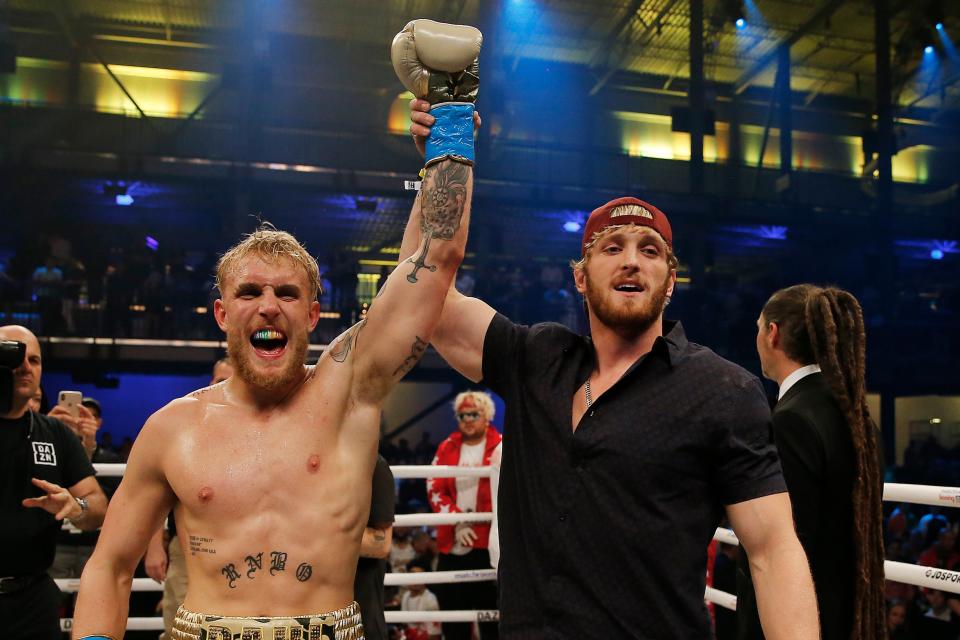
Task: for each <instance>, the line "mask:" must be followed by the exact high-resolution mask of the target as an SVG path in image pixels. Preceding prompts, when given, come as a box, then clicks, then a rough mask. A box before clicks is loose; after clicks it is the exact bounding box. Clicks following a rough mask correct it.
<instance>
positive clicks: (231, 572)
mask: <svg viewBox="0 0 960 640" xmlns="http://www.w3.org/2000/svg"><path fill="white" fill-rule="evenodd" d="M220 573H222V574H223V575H224V576H226V578H227V584H228V585H229V586H230V588H231V589H236V588H237V580H239V579H240V574H239V573H237V568H236V567H235V566H234V564H233V563H232V562H231V563H230V564H228V565H227V566H225V567H224V568H223V569H220Z"/></svg>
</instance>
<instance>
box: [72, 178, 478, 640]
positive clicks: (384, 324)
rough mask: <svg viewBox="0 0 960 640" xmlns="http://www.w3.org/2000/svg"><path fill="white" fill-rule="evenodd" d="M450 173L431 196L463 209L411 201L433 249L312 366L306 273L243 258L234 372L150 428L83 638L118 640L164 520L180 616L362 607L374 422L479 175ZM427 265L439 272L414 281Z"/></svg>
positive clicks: (226, 323) (440, 282) (122, 495)
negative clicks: (175, 545) (174, 534)
mask: <svg viewBox="0 0 960 640" xmlns="http://www.w3.org/2000/svg"><path fill="white" fill-rule="evenodd" d="M452 164H453V163H451V162H449V161H444V162H441V163H439V164H437V165H433V166H431V167H430V168H429V169H428V170H427V173H426V176H425V177H424V183H425V184H427V185H432V184H435V183H442V184H444V185H447V187H448V190H449V191H451V192H453V191H457V190H458V189H459V185H461V183H462V185H463V187H464V189H465V190H466V191H465V194H466V197H465V198H462V199H460V200H458V203H459V204H458V206H457V207H454V208H453V209H450V208H445V209H443V210H440V209H439V206H438V205H435V204H434V203H433V201H430V202H427V203H426V204H424V203H423V202H422V201H421V199H418V200H417V201H416V202H415V204H414V208H415V209H416V210H417V211H418V212H419V211H420V209H421V208H423V207H425V208H427V209H430V211H429V212H428V213H427V214H424V215H425V217H427V218H429V219H430V220H431V221H433V222H431V224H435V225H436V228H437V229H438V231H436V232H434V230H433V227H430V228H429V229H428V231H429V232H430V233H431V237H433V239H434V241H433V242H432V243H431V244H430V246H429V247H427V246H425V245H424V246H423V247H421V248H420V249H419V250H418V252H416V253H412V255H410V256H409V257H405V259H404V260H403V262H402V267H401V268H398V269H396V270H394V272H393V273H392V274H391V275H390V276H389V278H388V282H387V285H386V286H385V287H383V289H382V290H381V294H380V296H379V297H378V298H377V300H376V301H375V302H374V304H373V305H372V306H371V307H370V309H369V310H368V312H367V315H366V317H365V319H364V320H363V321H362V322H360V323H358V324H357V325H355V326H354V327H353V328H351V329H349V330H347V331H346V332H344V334H343V335H341V336H340V337H339V338H338V339H336V340H335V341H334V343H333V344H332V345H331V346H330V348H329V349H327V350H326V351H325V352H324V354H323V355H322V356H321V358H320V360H319V361H318V362H317V364H316V365H314V366H305V365H304V364H303V362H304V360H305V358H306V354H307V345H308V342H309V333H310V331H312V330H313V328H314V327H315V326H316V324H317V321H318V319H319V314H320V305H319V303H318V302H317V301H316V299H315V293H316V292H315V290H311V285H310V282H309V280H308V273H307V269H306V268H304V267H302V266H298V264H297V261H296V260H294V259H293V258H292V257H283V256H281V257H279V258H275V257H272V256H273V254H270V253H268V254H264V255H263V256H262V255H261V254H259V253H252V254H247V255H246V256H245V257H238V258H237V259H236V261H235V262H234V263H233V266H231V267H230V268H229V270H228V271H227V272H226V274H225V276H224V280H223V281H222V282H221V283H220V288H221V294H222V297H221V298H220V299H218V300H216V301H215V302H214V316H215V318H216V320H217V323H218V325H219V326H220V328H221V329H222V330H223V331H224V332H225V333H226V335H227V344H228V350H229V351H230V355H231V357H232V360H233V362H234V366H235V368H236V373H235V375H233V376H231V377H230V378H228V379H227V380H226V381H224V382H222V383H220V384H217V385H213V386H211V387H207V388H206V389H202V390H200V391H197V392H194V393H192V394H190V395H188V396H186V397H184V398H180V399H178V400H175V401H173V402H171V403H170V404H168V405H167V406H166V407H164V408H163V409H161V410H160V411H158V412H157V413H155V414H154V415H153V416H151V417H150V419H149V420H148V421H147V423H146V424H145V425H144V427H143V429H142V430H141V432H140V435H139V436H138V437H137V440H136V442H135V444H134V446H133V450H132V451H131V454H130V459H129V461H128V462H127V468H126V472H125V474H124V478H123V482H122V483H121V485H120V488H119V489H118V490H117V493H116V494H115V496H114V499H113V501H112V502H111V507H110V511H109V513H108V514H107V518H106V521H105V522H104V526H103V530H102V532H101V535H100V540H99V542H98V543H97V548H96V550H95V551H94V553H93V556H92V557H91V558H90V560H89V561H88V562H87V565H86V567H85V569H84V572H83V577H82V579H81V586H80V591H79V595H78V598H77V606H76V610H75V615H74V624H73V637H74V638H83V637H85V636H88V635H109V636H112V637H122V635H123V632H124V629H125V628H126V618H127V613H128V603H129V596H130V586H131V580H132V577H133V572H134V570H135V569H136V567H137V565H138V563H139V561H140V559H141V558H142V557H143V554H144V551H145V549H146V548H147V545H148V543H149V541H150V539H151V537H152V536H153V535H154V534H155V533H156V531H157V530H158V529H159V528H160V526H161V523H162V521H163V518H164V517H165V516H166V515H167V513H169V511H170V509H171V508H173V509H174V511H175V514H176V518H177V529H178V537H179V539H180V543H181V545H182V546H183V551H184V555H185V557H186V564H187V574H188V576H189V589H188V592H187V597H186V600H185V602H184V607H185V608H187V609H189V610H192V611H197V612H201V613H207V614H214V615H225V616H300V615H307V614H312V613H323V612H328V611H333V610H336V609H340V608H342V607H345V606H347V605H348V604H349V603H350V602H351V601H352V600H353V584H354V576H355V573H356V567H357V558H358V556H359V551H360V548H361V540H362V538H363V533H364V529H365V525H366V523H367V518H368V515H369V511H370V498H371V490H370V487H371V478H372V477H373V469H374V466H375V464H376V453H377V443H378V440H379V435H380V410H381V407H382V404H383V401H384V399H385V398H386V396H387V394H388V393H389V391H390V390H391V389H392V388H393V386H394V385H395V384H396V383H397V381H399V380H400V378H402V377H403V375H404V374H405V373H406V372H407V371H409V370H410V369H411V368H413V366H415V365H416V362H417V360H419V358H420V356H421V355H422V353H423V351H424V348H425V347H426V344H427V341H429V339H430V336H431V335H432V333H433V330H434V327H435V326H436V324H437V321H438V320H439V317H440V312H441V310H442V307H443V301H444V297H445V294H446V291H447V289H449V287H450V286H451V283H452V282H453V277H454V275H455V273H456V270H457V267H458V266H459V264H460V262H461V261H462V260H463V254H464V247H465V244H466V230H467V228H468V220H469V201H470V199H469V195H470V190H471V189H472V173H470V172H469V171H468V172H464V171H462V170H461V169H460V168H459V167H456V166H451V165H452ZM454 186H456V187H458V189H454ZM434 209H436V210H434ZM452 216H455V217H457V218H458V220H459V221H458V222H455V221H452V220H450V219H449V218H450V217H452ZM417 218H418V219H420V215H419V213H418V216H417ZM257 233H258V234H279V232H276V231H270V230H261V231H258V232H257ZM451 234H452V237H451ZM251 238H254V236H251ZM245 242H246V241H245ZM298 246H299V245H298ZM300 251H305V250H304V249H303V248H302V247H300V248H298V249H297V252H300ZM421 254H422V255H421ZM291 255H293V254H291ZM296 255H300V254H299V253H297V254H296ZM402 257H404V256H402ZM418 260H422V261H423V262H424V263H425V264H431V265H436V269H435V270H433V271H427V270H426V269H423V270H421V272H420V274H419V275H418V276H417V282H415V283H414V282H410V281H409V280H408V278H407V277H406V276H407V274H408V273H410V272H411V271H412V270H413V269H415V268H416V266H415V265H416V263H417V261H418ZM284 340H285V342H284ZM311 456H315V458H313V459H312V458H311ZM311 463H313V464H311ZM205 490H206V491H205ZM203 496H206V499H203Z"/></svg>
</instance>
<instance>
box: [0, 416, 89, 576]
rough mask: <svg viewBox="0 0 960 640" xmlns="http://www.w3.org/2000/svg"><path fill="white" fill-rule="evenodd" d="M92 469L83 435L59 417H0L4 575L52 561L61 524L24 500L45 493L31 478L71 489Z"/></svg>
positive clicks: (0, 572)
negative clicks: (75, 433)
mask: <svg viewBox="0 0 960 640" xmlns="http://www.w3.org/2000/svg"><path fill="white" fill-rule="evenodd" d="M94 473H95V472H94V470H93V465H92V464H90V460H89V459H88V458H87V452H86V451H84V450H83V445H82V444H81V443H80V439H79V438H77V436H76V435H74V433H73V432H72V431H70V429H68V428H67V427H66V425H64V424H63V423H62V422H60V421H59V420H57V419H55V418H48V417H47V416H44V415H40V414H38V413H32V412H29V411H28V412H27V413H25V414H24V415H23V416H22V417H20V418H17V419H16V420H6V419H2V418H0V549H3V550H4V551H3V552H2V553H0V576H22V575H29V574H34V573H40V572H41V571H46V570H47V569H48V568H49V567H50V565H51V564H53V556H54V553H55V551H56V542H57V533H58V532H59V531H60V527H61V523H60V522H57V520H56V519H54V517H53V515H52V514H50V513H47V512H46V511H44V510H43V509H40V508H27V507H24V506H23V505H22V504H21V502H22V501H23V499H24V498H34V497H38V496H41V495H44V492H43V491H41V490H40V489H39V488H37V487H36V486H34V485H33V483H31V482H30V478H40V479H41V480H46V481H48V482H53V483H54V484H58V485H60V486H61V487H64V488H66V489H69V488H70V487H72V486H73V485H75V484H76V483H78V482H80V481H81V480H83V479H84V478H87V477H89V476H92V475H94Z"/></svg>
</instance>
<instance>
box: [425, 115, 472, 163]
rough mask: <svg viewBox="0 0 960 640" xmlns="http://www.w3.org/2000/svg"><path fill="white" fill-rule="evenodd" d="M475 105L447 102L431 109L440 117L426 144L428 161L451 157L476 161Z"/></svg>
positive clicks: (434, 124) (436, 116)
mask: <svg viewBox="0 0 960 640" xmlns="http://www.w3.org/2000/svg"><path fill="white" fill-rule="evenodd" d="M473 109H474V107H473V104H472V103H469V102H444V103H441V104H437V105H434V106H433V107H431V108H430V115H432V116H433V117H434V118H436V121H435V122H434V123H433V127H432V128H431V129H430V137H428V138H427V144H426V164H427V165H430V164H431V163H433V162H437V161H439V160H442V159H444V158H447V157H452V158H454V159H460V160H461V161H462V160H466V161H469V163H470V164H473Z"/></svg>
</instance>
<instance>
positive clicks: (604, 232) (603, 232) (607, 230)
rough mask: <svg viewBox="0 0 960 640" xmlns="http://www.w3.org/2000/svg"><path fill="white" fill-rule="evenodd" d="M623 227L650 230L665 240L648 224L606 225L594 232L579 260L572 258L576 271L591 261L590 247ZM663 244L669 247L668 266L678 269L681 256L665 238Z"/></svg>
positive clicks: (571, 262)
mask: <svg viewBox="0 0 960 640" xmlns="http://www.w3.org/2000/svg"><path fill="white" fill-rule="evenodd" d="M622 229H627V230H644V231H649V232H650V233H652V234H654V235H655V236H657V237H658V238H660V239H661V240H663V236H661V235H660V233H659V232H658V231H657V230H656V229H653V228H651V227H648V226H646V225H642V224H634V223H632V222H631V223H629V224H614V225H610V226H609V227H604V228H603V229H600V231H597V232H596V233H595V234H593V237H591V238H590V242H588V243H587V245H586V250H585V251H584V253H583V257H582V258H580V259H579V260H571V261H570V267H571V268H572V269H573V270H574V271H576V270H577V269H583V268H584V267H585V266H587V262H589V260H590V249H592V248H593V245H595V244H596V243H597V242H598V241H599V240H600V239H601V238H604V237H606V236H608V235H610V234H612V233H614V232H615V231H620V230H622ZM663 245H664V246H665V247H666V249H667V266H668V267H670V268H671V269H672V270H674V271H676V269H677V267H679V266H680V260H679V258H677V256H676V254H675V253H674V252H673V247H671V246H670V245H669V244H667V241H666V240H663Z"/></svg>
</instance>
